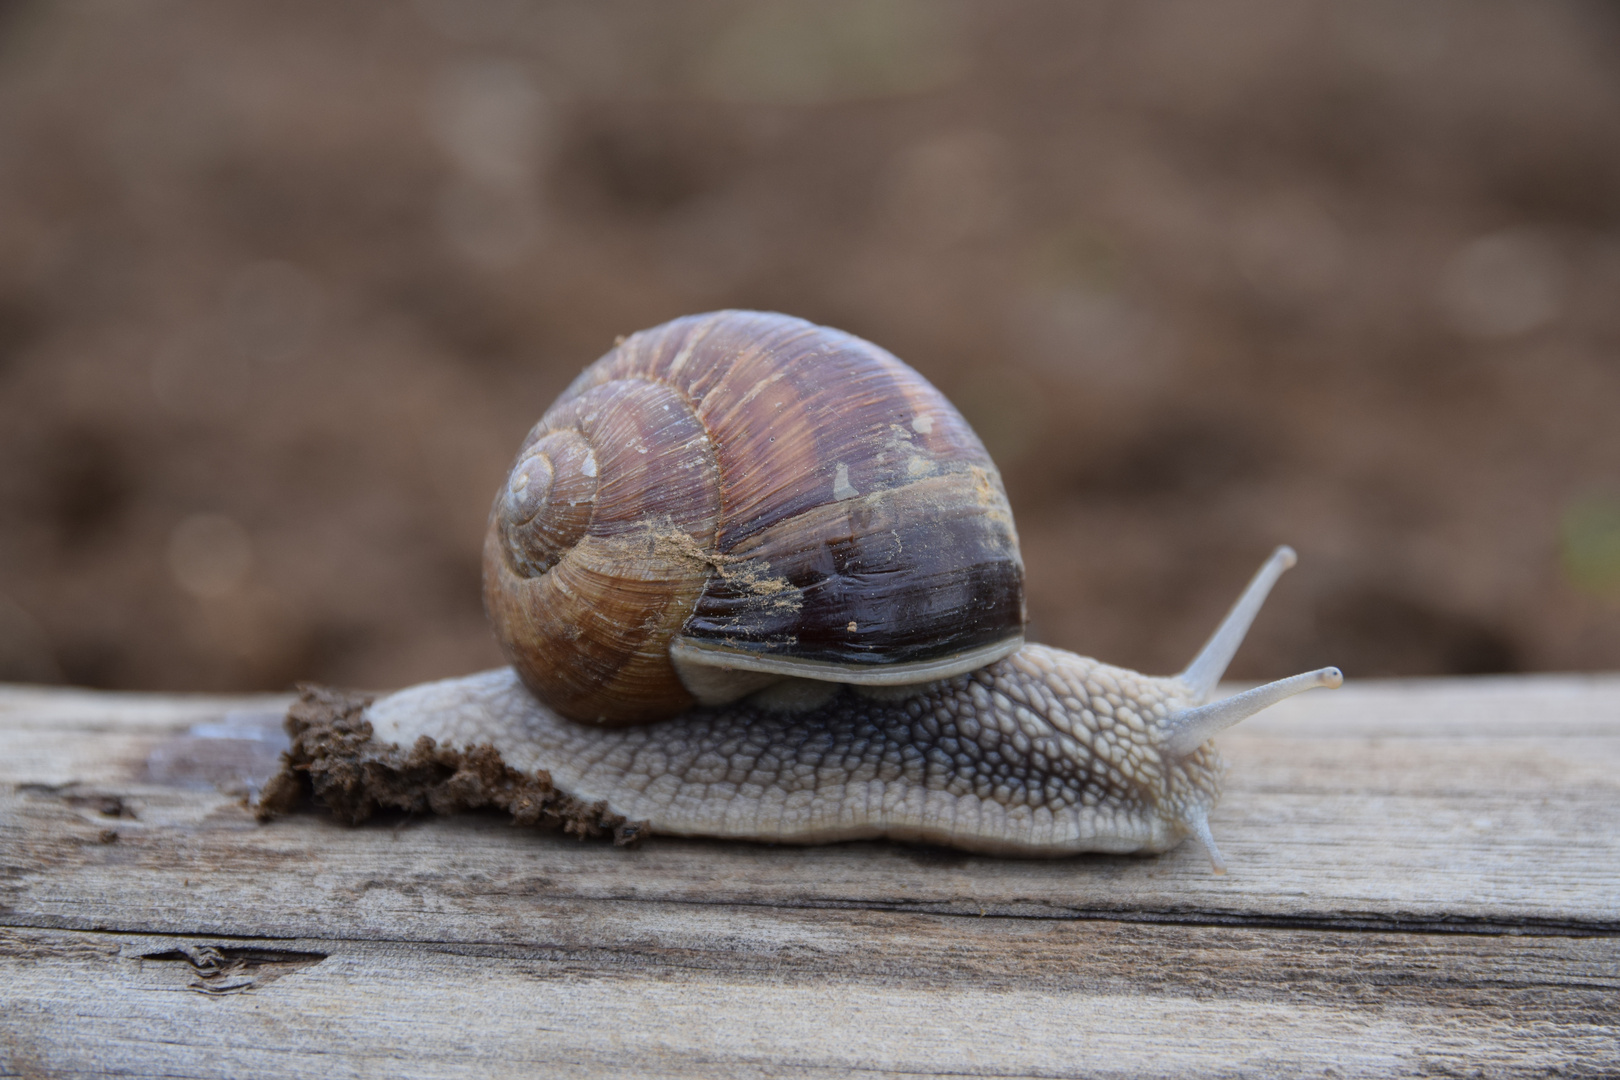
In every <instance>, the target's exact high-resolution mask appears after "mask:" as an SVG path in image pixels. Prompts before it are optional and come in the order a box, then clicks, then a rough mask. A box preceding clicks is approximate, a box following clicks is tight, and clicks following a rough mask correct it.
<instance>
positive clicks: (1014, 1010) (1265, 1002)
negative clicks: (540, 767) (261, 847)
mask: <svg viewBox="0 0 1620 1080" xmlns="http://www.w3.org/2000/svg"><path fill="white" fill-rule="evenodd" d="M646 906H648V907H651V908H655V909H657V913H656V918H655V919H649V920H648V921H647V922H646V923H644V924H643V925H642V926H641V928H640V931H639V934H638V937H637V938H636V940H635V941H634V942H633V943H632V942H627V941H625V940H624V939H622V938H621V937H620V936H619V935H618V934H617V933H616V932H615V931H614V929H613V928H612V926H611V920H607V921H604V922H602V923H596V924H589V925H586V926H584V927H582V928H581V932H580V933H579V934H577V935H575V936H573V937H572V938H571V939H570V940H569V941H567V942H558V943H555V944H552V943H546V942H541V943H539V944H536V945H530V946H501V947H491V946H476V945H474V946H459V947H443V946H428V945H422V944H416V943H410V944H401V943H392V942H349V941H337V942H334V941H329V940H324V939H290V940H279V941H265V940H263V939H247V940H230V939H202V938H186V939H176V938H174V937H149V936H147V937H143V936H139V935H121V934H91V933H83V932H66V931H35V930H24V931H10V932H8V933H4V934H0V971H3V972H4V976H3V977H0V1008H3V1010H4V1015H5V1017H6V1019H5V1021H4V1022H3V1027H4V1028H5V1029H6V1031H7V1032H8V1039H9V1041H8V1043H7V1044H6V1045H7V1052H8V1053H9V1054H10V1055H11V1062H10V1065H11V1069H12V1071H14V1072H16V1073H26V1072H27V1071H29V1070H30V1069H32V1070H34V1071H36V1072H37V1073H38V1074H41V1075H52V1076H71V1075H105V1074H107V1073H113V1072H129V1073H137V1074H144V1075H151V1074H158V1073H161V1074H162V1075H168V1076H174V1075H180V1076H218V1075H300V1074H319V1075H323V1076H371V1075H389V1076H401V1077H410V1076H458V1075H468V1076H494V1075H521V1074H529V1075H535V1074H543V1075H559V1076H627V1075H635V1076H683V1077H685V1076H716V1075H724V1076H821V1075H847V1074H849V1073H851V1072H861V1073H871V1074H876V1075H881V1076H889V1075H938V1074H944V1073H949V1074H952V1075H967V1076H998V1077H1016V1076H1042V1077H1054V1076H1059V1077H1061V1076H1138V1075H1161V1076H1186V1075H1202V1076H1253V1075H1276V1074H1277V1073H1279V1072H1282V1073H1288V1074H1302V1073H1303V1074H1309V1075H1329V1076H1372V1075H1380V1076H1381V1075H1392V1074H1396V1073H1408V1074H1410V1073H1441V1074H1447V1073H1449V1074H1453V1075H1455V1074H1464V1073H1466V1074H1472V1075H1492V1076H1511V1075H1548V1074H1550V1073H1552V1072H1554V1071H1555V1070H1556V1071H1557V1072H1558V1073H1559V1074H1561V1075H1566V1076H1570V1075H1574V1076H1579V1075H1589V1076H1596V1075H1603V1074H1604V1072H1605V1071H1609V1070H1612V1069H1614V1068H1620V1053H1617V1048H1616V1042H1615V1038H1614V1026H1613V1025H1614V1018H1615V1017H1614V1006H1613V998H1614V995H1615V993H1616V992H1617V991H1620V942H1617V941H1616V940H1615V939H1612V938H1601V939H1593V938H1586V939H1579V938H1554V937H1536V938H1525V937H1518V938H1513V937H1486V936H1466V937H1458V936H1456V935H1443V936H1442V935H1422V934H1400V935H1388V934H1365V933H1336V932H1327V933H1322V932H1307V931H1278V930H1256V929H1249V928H1229V927H1171V926H1146V925H1131V924H1125V923H1115V922H1068V923H1065V922H1057V921H1052V920H1036V921H1032V920H1022V919H996V918H987V919H979V918H976V917H975V918H953V917H945V916H918V915H901V914H894V913H881V912H852V911H838V912H803V911H799V912H761V911H758V910H753V909H747V908H734V907H727V908H718V909H714V910H703V909H693V908H691V907H687V906H683V905H662V904H660V905H646ZM648 914H651V913H650V912H649V913H648ZM716 917H718V918H719V919H723V920H724V929H723V931H722V930H721V929H720V928H719V927H718V926H716V925H714V924H713V922H712V920H715V919H716ZM202 948H213V949H215V950H217V955H218V966H217V967H215V966H213V965H212V964H210V963H209V961H211V960H213V957H212V956H209V955H207V954H201V956H200V958H201V959H203V961H204V964H205V966H204V967H203V968H202V969H201V970H199V968H198V967H197V966H196V964H195V963H194V962H193V960H191V959H188V958H187V957H186V955H185V953H186V951H189V952H190V953H191V955H192V957H199V950H200V949H202ZM233 961H234V964H233ZM1505 973H1506V974H1505Z"/></svg>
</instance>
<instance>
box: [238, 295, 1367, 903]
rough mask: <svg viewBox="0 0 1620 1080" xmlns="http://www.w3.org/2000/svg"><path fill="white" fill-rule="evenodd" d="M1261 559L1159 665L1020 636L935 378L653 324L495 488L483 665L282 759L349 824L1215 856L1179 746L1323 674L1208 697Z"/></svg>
mask: <svg viewBox="0 0 1620 1080" xmlns="http://www.w3.org/2000/svg"><path fill="white" fill-rule="evenodd" d="M1293 562H1294V555H1293V552H1292V551H1291V550H1289V549H1288V548H1279V549H1278V550H1277V551H1276V552H1275V553H1273V555H1272V556H1271V558H1270V559H1269V560H1268V561H1267V562H1266V564H1265V565H1264V566H1262V568H1261V569H1260V572H1259V573H1258V574H1256V576H1255V578H1254V579H1253V580H1252V581H1251V582H1250V584H1249V586H1248V588H1247V589H1246V590H1245V591H1244V593H1243V595H1242V596H1241V597H1240V599H1239V600H1238V602H1237V604H1236V605H1234V607H1233V608H1232V611H1231V612H1230V614H1229V615H1228V616H1227V618H1226V620H1225V621H1224V622H1223V623H1222V625H1221V627H1220V628H1219V629H1218V630H1217V631H1216V632H1215V634H1214V636H1212V637H1211V638H1210V640H1209V642H1208V643H1207V644H1206V645H1205V647H1204V649H1203V650H1202V651H1201V652H1200V653H1199V655H1198V657H1197V658H1196V659H1194V661H1193V662H1192V663H1191V664H1190V665H1189V666H1188V667H1187V668H1186V669H1185V670H1184V671H1182V672H1181V673H1179V674H1177V675H1174V676H1168V677H1150V676H1145V675H1140V674H1137V673H1136V672H1132V671H1127V670H1125V669H1122V668H1116V667H1112V666H1110V665H1107V664H1103V663H1100V662H1098V661H1096V660H1092V659H1089V658H1086V657H1081V656H1077V655H1075V654H1073V653H1069V652H1065V651H1063V650H1059V649H1053V648H1048V647H1046V646H1041V645H1034V644H1026V643H1024V641H1023V622H1024V602H1023V564H1022V561H1021V559H1020V557H1019V554H1018V545H1017V534H1016V531H1015V530H1014V527H1013V523H1012V516H1011V512H1010V510H1008V508H1007V503H1006V496H1005V494H1004V493H1003V491H1002V487H1001V481H1000V477H999V475H998V474H997V473H996V471H995V467H994V465H993V464H992V463H991V462H990V460H989V457H988V456H987V455H986V454H985V453H984V449H983V446H982V445H981V444H980V443H979V441H978V439H977V438H976V437H975V436H974V435H973V433H972V431H971V429H970V428H969V427H968V425H967V423H966V421H964V420H963V419H962V418H961V416H960V415H959V414H958V413H957V412H956V410H955V409H954V408H953V407H952V406H951V405H950V404H949V402H948V401H946V400H945V398H944V397H943V396H942V395H940V394H939V392H938V391H937V390H935V389H934V388H933V387H932V386H930V385H929V384H928V383H927V382H926V381H925V380H923V379H922V378H921V376H919V375H917V374H916V373H915V372H913V371H911V369H909V368H907V367H906V366H905V365H904V364H902V363H901V362H900V361H898V360H896V359H895V358H894V357H892V356H890V355H889V354H888V353H886V352H884V351H883V350H881V349H878V348H877V347H876V346H873V345H870V344H869V343H866V342H863V341H861V340H860V339H859V338H855V337H853V336H851V335H848V334H843V333H841V332H838V331H832V330H828V329H826V328H823V327H816V326H813V325H812V324H809V323H806V322H803V321H802V320H797V319H791V318H788V317H786V316H780V315H769V314H760V313H752V312H718V313H714V314H712V315H707V316H694V317H689V318H687V319H679V320H676V321H674V322H672V323H668V324H665V325H664V326H661V327H657V328H654V329H653V330H649V331H644V332H643V333H641V334H637V335H634V336H633V337H631V338H629V339H627V340H624V341H622V342H621V343H620V344H619V345H618V346H616V347H615V349H614V350H612V351H610V352H609V353H608V354H607V355H606V356H604V357H603V358H602V359H601V360H599V361H598V362H597V363H596V364H593V365H592V366H591V367H590V368H587V369H586V371H585V372H584V373H583V374H582V375H581V376H580V377H579V379H577V380H576V381H575V382H574V384H573V385H572V386H571V387H570V388H569V389H568V390H567V391H565V393H564V394H563V396H562V397H561V398H559V399H558V402H557V403H556V404H555V405H553V406H552V408H551V409H550V410H548V412H547V413H546V415H545V417H544V418H543V419H542V420H541V422H540V423H539V424H537V425H536V426H535V428H534V429H533V430H532V431H531V432H530V434H529V436H528V438H527V439H526V440H525V441H524V444H523V446H522V448H521V449H520V451H519V453H518V457H517V460H516V463H515V464H514V466H513V468H512V471H511V473H510V475H509V477H508V480H507V483H506V484H505V485H504V486H503V488H502V490H501V492H500V494H499V495H498V496H497V498H496V502H495V506H494V509H493V510H492V512H491V517H490V527H489V532H488V534H487V539H486V543H485V601H486V606H487V608H488V610H489V613H490V617H491V621H492V623H493V624H494V626H495V629H496V633H497V636H498V637H499V638H500V639H501V643H502V646H503V648H504V649H505V651H506V653H507V655H508V657H509V658H510V659H511V660H512V663H513V666H512V667H511V668H506V669H501V670H497V671H490V672H484V673H481V674H478V675H472V676H467V677H464V678H460V679H449V680H445V681H442V682H436V683H429V684H424V685H421V686H416V687H411V688H408V689H406V690H402V691H400V692H398V693H395V694H392V695H389V696H387V697H384V698H381V699H379V700H377V701H375V702H372V703H370V704H369V705H367V706H366V707H365V708H364V710H363V712H362V711H356V713H355V716H356V717H357V719H356V720H355V721H354V722H353V723H349V722H348V721H344V722H343V723H344V724H347V725H348V726H343V725H342V724H340V726H339V729H337V730H338V735H337V736H332V735H330V734H329V733H323V732H321V731H316V730H315V729H314V728H313V727H312V726H311V725H310V724H309V723H308V722H307V721H306V720H299V721H297V722H296V723H295V722H294V718H293V717H290V718H289V730H291V731H292V733H293V735H294V750H293V753H292V756H291V757H290V758H289V760H288V763H287V770H286V772H285V773H284V775H286V776H289V777H290V776H291V775H292V773H294V772H298V773H300V774H301V775H303V776H304V777H306V778H307V780H308V782H312V783H313V784H314V787H315V790H316V793H317V794H318V795H320V796H321V797H323V798H325V799H326V801H327V802H328V803H329V804H331V805H333V806H334V808H335V809H339V810H340V811H341V812H344V813H345V814H346V816H349V817H351V818H352V819H358V818H361V817H364V816H365V814H366V813H369V810H370V807H371V806H372V805H388V806H398V807H401V808H424V809H426V808H434V809H438V808H441V807H443V806H448V805H456V806H460V805H482V804H484V803H487V802H493V803H495V804H497V805H501V806H505V807H507V808H508V809H511V810H513V812H514V813H515V814H517V815H518V817H519V819H520V820H534V819H535V817H536V815H541V816H543V815H542V808H541V805H540V804H543V803H545V802H546V801H547V800H551V799H553V798H562V799H564V800H566V801H567V803H568V805H569V806H571V807H574V808H576V810H575V811H570V813H574V814H575V816H574V818H573V819H572V824H570V825H569V827H570V828H574V827H576V826H578V827H579V829H580V830H582V831H599V826H600V825H602V824H603V823H617V824H616V825H615V828H617V829H618V830H619V835H620V837H621V838H624V837H626V836H630V835H634V836H639V835H642V834H644V833H647V832H651V833H661V834H669V835H682V836H711V837H728V838H738V839H750V840H765V841H775V842H789V843H825V842H831V841H837V840H851V839H865V838H875V837H889V838H893V839H898V840H911V841H925V842H932V843H940V844H947V845H951V846H954V847H958V848H963V849H966V850H972V851H979V852H985V853H990V854H997V855H1021V856H1031V855H1037V856H1039V855H1048V856H1051V855H1066V854H1071V853H1075V852H1080V851H1104V852H1116V853H1125V852H1141V853H1156V852H1163V851H1168V850H1170V849H1171V848H1173V847H1175V846H1176V845H1177V844H1179V843H1180V842H1181V841H1182V840H1184V839H1185V838H1187V837H1188V836H1193V837H1196V838H1197V839H1198V840H1200V841H1201V842H1202V843H1203V845H1204V846H1205V848H1206V849H1207V850H1208V852H1209V856H1210V859H1211V863H1212V865H1213V866H1214V867H1215V869H1216V870H1217V871H1218V872H1220V871H1222V870H1223V869H1224V866H1223V863H1222V861H1221V857H1220V854H1219V852H1218V850H1217V848H1216V846H1215V843H1214V840H1213V838H1212V837H1211V835H1210V830H1209V825H1208V816H1209V812H1210V810H1211V809H1212V808H1213V807H1214V805H1215V802H1216V800H1217V799H1218V797H1219V793H1220V773H1221V763H1220V760H1219V758H1218V756H1217V755H1216V753H1215V750H1214V747H1213V745H1212V744H1211V743H1210V738H1211V736H1213V735H1214V734H1215V733H1216V732H1218V731H1220V730H1222V729H1224V728H1225V727H1228V726H1230V725H1231V724H1234V723H1237V722H1238V721H1239V720H1241V719H1243V718H1244V717H1246V716H1249V715H1252V714H1253V713H1254V712H1257V711H1259V710H1260V709H1262V708H1265V707H1266V706H1267V705H1270V704H1272V703H1273V702H1275V701H1277V700H1280V699H1282V698H1284V697H1287V696H1289V695H1291V694H1294V693H1298V692H1300V691H1302V690H1305V689H1309V688H1311V687H1314V686H1337V685H1339V683H1340V681H1341V676H1340V674H1339V672H1338V670H1337V669H1334V668H1324V669H1321V670H1319V671H1314V672H1308V673H1305V674H1303V675H1297V676H1294V677H1293V678H1290V679H1284V680H1281V681H1279V682H1275V683H1270V684H1267V685H1265V686H1261V687H1257V688H1256V689H1254V690H1250V691H1247V692H1246V693H1243V694H1238V695H1235V696H1233V697H1229V698H1226V699H1224V700H1222V701H1218V702H1215V703H1213V704H1210V703H1207V699H1208V697H1209V696H1210V694H1211V693H1212V692H1213V690H1214V688H1215V685H1216V683H1217V681H1218V680H1219V678H1220V676H1221V674H1222V673H1223V672H1224V670H1225V668H1226V666H1227V663H1228V662H1229V661H1230V660H1231V658H1232V656H1233V654H1234V653H1235V652H1236V650H1237V647H1238V645H1239V644H1240V643H1241V641H1242V638H1243V635H1244V634H1245V633H1246V631H1247V629H1248V626H1249V624H1250V622H1251V621H1252V620H1253V618H1254V616H1255V614H1256V613H1257V612H1258V611H1259V608H1260V605H1261V604H1262V603H1263V601H1264V599H1265V597H1266V595H1267V593H1268V592H1269V590H1270V589H1271V587H1272V585H1273V584H1274V583H1275V582H1276V580H1277V578H1278V577H1279V576H1280V575H1281V574H1282V572H1283V571H1284V570H1285V569H1287V568H1288V567H1289V566H1291V565H1293ZM440 747H442V748H450V750H449V752H448V756H445V754H446V751H436V749H435V748H440ZM454 748H460V749H459V750H456V749H454ZM435 753H438V754H439V756H438V757H435ZM458 755H471V757H463V756H458ZM490 755H494V760H496V761H498V762H499V763H500V766H499V769H497V770H496V772H495V773H493V774H489V775H490V776H494V777H495V779H494V780H493V781H490V780H488V779H485V780H481V781H479V782H478V783H474V782H473V780H472V779H471V777H472V773H471V772H469V766H468V765H467V762H468V761H469V760H472V757H476V758H477V759H478V760H479V761H480V762H482V763H483V766H488V765H489V763H490ZM356 764H358V765H360V766H362V768H360V769H355V768H352V767H351V766H353V765H356ZM435 769H436V770H437V771H435ZM367 777H372V778H378V777H380V778H383V779H380V780H377V782H375V783H372V781H371V780H368V779H366V778H367ZM529 778H534V780H538V781H540V785H539V787H538V788H536V787H535V786H534V780H531V779H529ZM287 783H288V784H290V783H293V781H292V780H288V781H287ZM367 784H370V785H371V786H370V787H367ZM480 785H483V786H482V787H481V786H480ZM285 786H286V785H283V787H285ZM475 789H476V790H478V791H482V792H483V794H477V795H475V796H471V797H469V796H467V795H466V794H465V793H466V792H468V791H471V790H475ZM270 790H271V789H267V795H266V799H267V800H269V798H270ZM536 791H538V792H539V793H538V794H533V792H536ZM447 792H461V793H462V794H461V795H458V796H457V797H456V798H450V797H449V796H448V795H447V794H446V793H447ZM278 798H280V796H278ZM469 799H470V801H469ZM480 800H482V802H480ZM582 807H583V808H585V809H586V812H585V814H584V816H583V817H581V816H579V812H578V811H577V808H582ZM580 822H584V824H583V825H580ZM626 822H631V823H634V824H633V825H631V826H628V831H627V827H626V826H625V824H624V823H626Z"/></svg>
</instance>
